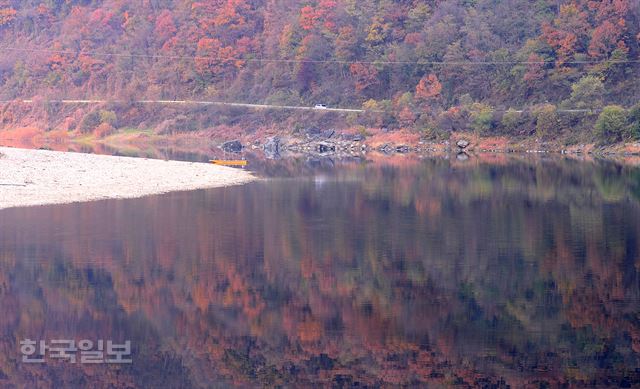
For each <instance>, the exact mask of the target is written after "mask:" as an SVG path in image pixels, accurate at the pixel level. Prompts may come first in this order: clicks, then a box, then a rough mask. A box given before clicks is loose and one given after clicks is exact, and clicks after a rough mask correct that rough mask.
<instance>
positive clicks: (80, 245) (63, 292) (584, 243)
mask: <svg viewBox="0 0 640 389" xmlns="http://www.w3.org/2000/svg"><path fill="white" fill-rule="evenodd" d="M639 188H640V174H639V173H638V171H637V170H635V169H632V168H627V167H620V166H617V165H614V164H609V163H577V162H572V161H553V160H549V161H545V160H526V159H523V160H516V161H512V162H510V163H505V164H482V163H480V164H475V165H471V164H459V165H457V164H456V163H451V162H449V161H446V160H444V159H443V160H428V161H423V162H415V161H414V162H411V163H404V164H403V163H399V164H396V165H394V166H389V165H384V164H369V165H356V164H354V165H350V167H347V168H342V169H340V170H337V171H335V172H333V173H331V174H328V175H323V176H322V177H315V178H309V179H302V180H301V179H296V180H281V181H277V180H276V181H269V182H258V183H255V184H251V185H247V186H244V187H236V188H227V189H221V190H211V191H198V192H192V193H178V194H170V195H166V196H158V197H151V198H147V199H143V200H126V201H104V202H95V203H89V204H78V205H68V206H55V207H42V208H28V209H13V210H5V211H2V212H0V217H1V224H0V266H1V267H2V271H1V272H0V306H1V309H2V312H3V315H1V317H0V328H1V329H2V334H3V337H2V343H1V347H2V349H3V352H2V353H0V363H1V365H0V366H1V367H0V368H1V369H2V372H3V375H4V376H6V377H7V380H9V381H11V382H15V383H18V386H19V385H20V384H25V383H32V382H35V381H36V380H40V381H41V382H43V383H44V384H43V386H45V387H47V386H48V387H55V386H56V385H59V383H60V382H66V383H70V384H74V383H75V384H77V385H78V386H80V385H83V384H86V383H94V382H102V384H97V385H96V386H97V387H106V386H107V384H106V382H108V383H111V384H114V385H115V386H116V387H128V386H141V387H142V386H145V387H149V383H153V382H156V383H157V385H160V386H158V387H163V385H165V386H166V385H168V387H180V386H182V387H188V386H206V385H205V384H206V383H211V382H226V383H235V384H238V385H251V384H256V383H259V384H266V385H275V384H286V383H292V382H296V383H298V384H300V385H310V384H312V383H319V384H324V385H337V386H340V385H343V386H350V385H352V384H355V383H359V384H361V385H374V386H375V385H380V384H409V385H415V384H419V383H427V382H428V383H434V384H435V383H441V384H456V383H457V384H461V385H463V386H467V385H470V386H477V385H483V384H489V383H493V384H510V385H512V386H514V387H523V386H526V385H531V386H534V387H537V386H538V385H540V384H544V383H545V382H546V383H548V384H551V385H554V386H555V385H557V384H560V383H574V384H577V385H580V384H598V385H612V386H618V385H621V384H625V383H627V384H632V383H636V384H637V383H639V382H640V377H639V376H638V373H637V369H638V367H639V361H638V352H640V313H639V311H638V307H639V305H638V302H639V300H640V296H639V293H640V290H639V277H638V265H639V264H640V250H639V248H638V243H639V242H638V239H639V238H640V206H639V204H638V200H639V197H640V196H639V194H640V190H639ZM67 335H68V336H71V337H76V338H83V337H84V338H92V339H98V338H115V339H118V340H119V339H125V338H131V339H132V341H133V343H134V349H135V354H134V362H135V363H134V364H133V365H132V366H127V367H113V366H109V367H105V366H99V367H95V366H94V367H87V366H76V367H72V366H70V365H63V364H53V365H51V364H48V365H47V366H46V369H43V368H42V367H40V366H28V365H24V364H20V363H18V362H17V359H18V356H17V355H18V347H17V346H16V344H17V342H18V341H19V339H22V338H24V337H29V336H30V337H32V338H33V337H42V338H48V339H52V338H57V337H61V336H67ZM105 371H106V372H107V375H106V376H105V375H104V374H105V373H104V372H105ZM105 377H107V378H105Z"/></svg>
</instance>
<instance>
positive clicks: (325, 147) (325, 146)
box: [318, 142, 336, 154]
mask: <svg viewBox="0 0 640 389" xmlns="http://www.w3.org/2000/svg"><path fill="white" fill-rule="evenodd" d="M334 151H336V145H334V144H333V143H329V142H319V143H318V152H319V153H320V154H325V153H331V152H334Z"/></svg>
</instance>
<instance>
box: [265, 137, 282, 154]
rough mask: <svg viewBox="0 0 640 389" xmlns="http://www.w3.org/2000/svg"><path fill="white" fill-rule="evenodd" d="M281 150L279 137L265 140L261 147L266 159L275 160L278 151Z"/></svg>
mask: <svg viewBox="0 0 640 389" xmlns="http://www.w3.org/2000/svg"><path fill="white" fill-rule="evenodd" d="M281 148H282V143H281V140H280V137H279V136H273V137H271V138H267V141H266V142H265V144H264V145H263V146H262V149H263V150H264V153H265V155H266V156H267V158H277V157H279V156H280V150H281Z"/></svg>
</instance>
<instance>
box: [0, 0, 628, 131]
mask: <svg viewBox="0 0 640 389" xmlns="http://www.w3.org/2000/svg"><path fill="white" fill-rule="evenodd" d="M639 45H640V1H639V0H606V1H587V0H577V1H562V0H537V1H524V0H504V1H498V0H442V1H438V0H433V1H419V0H414V1H411V0H404V1H391V0H377V1H376V0H358V1H356V0H318V1H293V0H212V1H188V0H135V1H122V0H107V1H97V0H96V1H88V0H47V1H35V0H26V1H17V0H15V1H10V0H1V1H0V46H1V48H2V56H1V57H0V83H1V87H0V88H1V89H0V95H1V96H0V98H1V99H2V100H13V99H25V98H29V99H31V98H35V99H36V100H38V101H43V102H44V104H42V105H40V106H38V107H24V106H22V105H19V104H16V103H13V104H8V105H5V106H4V108H3V109H2V111H1V112H0V114H1V120H2V125H3V127H5V128H6V127H11V126H16V125H20V124H22V125H24V124H25V120H27V121H28V120H31V121H32V122H39V123H42V122H43V121H46V123H48V124H47V125H48V127H49V129H57V128H61V129H64V130H71V131H82V132H91V131H96V129H98V130H97V131H98V132H102V133H104V132H110V131H113V129H114V128H117V127H129V126H138V125H140V124H142V125H146V126H148V127H153V128H156V129H157V130H158V131H165V132H166V131H171V132H173V131H189V130H202V129H206V127H210V126H215V125H220V124H238V123H242V121H243V120H245V121H246V123H250V124H251V125H252V126H261V125H265V126H266V125H269V124H272V123H283V120H282V115H283V113H277V114H274V116H273V117H271V116H269V115H268V114H264V113H261V114H260V115H257V114H249V113H248V112H245V111H242V112H224V113H221V112H217V111H216V113H215V114H212V113H207V112H203V111H205V110H203V109H200V110H199V111H198V112H191V114H193V115H194V116H193V118H199V119H197V120H196V119H192V118H191V117H190V116H189V112H186V113H185V115H178V117H177V118H176V112H175V111H171V112H169V111H167V109H164V111H163V110H159V109H158V110H156V111H154V112H153V113H154V115H153V116H154V118H155V119H156V121H155V122H154V121H153V120H151V121H150V120H149V119H144V118H143V117H144V115H148V114H149V110H151V111H153V109H152V108H140V107H139V106H137V105H136V104H135V101H136V100H141V99H170V100H173V99H205V100H217V101H229V102H249V103H267V104H276V105H303V106H308V105H313V104H315V103H325V104H328V105H329V106H331V107H355V108H361V107H364V108H365V109H367V110H370V111H372V112H371V113H369V114H365V115H359V116H357V117H355V116H354V115H351V116H345V117H339V118H332V121H333V122H338V123H340V124H342V125H344V126H355V125H360V126H364V127H388V128H391V129H394V128H404V129H408V130H410V131H419V132H423V133H425V134H426V135H433V136H440V135H445V136H446V134H447V133H448V132H450V131H454V130H465V129H472V130H475V131H477V132H478V133H480V134H509V135H532V134H535V135H537V136H541V137H545V136H546V137H553V136H555V135H567V134H569V135H575V134H582V135H585V134H587V135H593V136H595V137H597V138H599V139H600V140H607V141H618V140H623V139H626V138H630V137H634V136H638V134H639V133H640V109H638V106H637V105H636V104H637V103H638V101H639V100H640V80H639V77H638V75H639V74H640V63H639V58H640V56H639V54H640V47H639ZM56 98H58V99H59V98H81V99H87V98H95V99H110V100H122V101H124V102H119V103H118V104H109V105H108V106H107V107H99V109H98V108H92V107H86V106H84V107H75V108H70V107H61V106H57V105H56V104H46V101H47V100H52V99H56ZM634 105H636V108H635V109H632V107H633V106H634ZM605 106H609V107H607V108H606V109H604V110H603V107H605ZM519 110H524V112H519ZM574 110H578V111H574ZM583 110H592V111H591V112H586V111H583ZM298 115H300V114H298ZM238 117H240V118H238ZM274 117H277V118H274ZM163 118H164V121H163ZM596 122H597V123H596ZM154 126H155V127H154ZM283 130H284V129H283ZM587 135H585V136H587Z"/></svg>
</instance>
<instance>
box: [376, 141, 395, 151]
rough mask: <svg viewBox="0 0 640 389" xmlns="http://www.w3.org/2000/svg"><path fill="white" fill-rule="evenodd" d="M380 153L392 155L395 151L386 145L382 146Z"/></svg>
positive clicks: (379, 148)
mask: <svg viewBox="0 0 640 389" xmlns="http://www.w3.org/2000/svg"><path fill="white" fill-rule="evenodd" d="M378 151H381V152H383V153H390V152H392V151H393V148H392V147H391V145H389V144H388V143H385V144H383V145H382V146H380V147H378Z"/></svg>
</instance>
